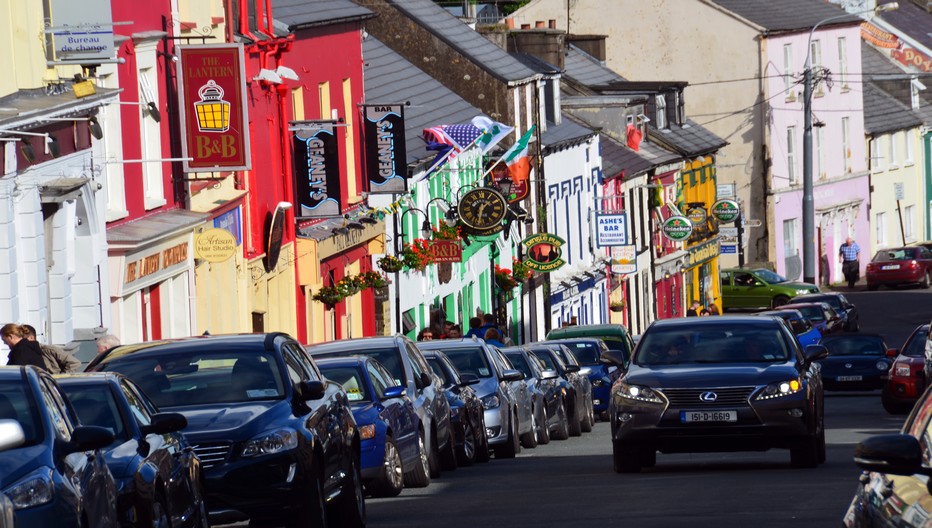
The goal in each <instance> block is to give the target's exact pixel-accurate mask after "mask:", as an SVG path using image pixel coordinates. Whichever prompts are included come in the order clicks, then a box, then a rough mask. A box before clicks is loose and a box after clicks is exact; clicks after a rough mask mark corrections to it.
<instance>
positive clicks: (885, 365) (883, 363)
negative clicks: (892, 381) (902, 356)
mask: <svg viewBox="0 0 932 528" xmlns="http://www.w3.org/2000/svg"><path fill="white" fill-rule="evenodd" d="M874 366H875V367H877V370H889V369H890V364H889V363H887V362H886V361H878V362H877V364H876V365H874Z"/></svg>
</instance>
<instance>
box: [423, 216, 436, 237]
mask: <svg viewBox="0 0 932 528" xmlns="http://www.w3.org/2000/svg"><path fill="white" fill-rule="evenodd" d="M433 232H434V230H433V229H432V228H431V227H430V221H429V220H424V221H423V222H422V223H421V234H422V235H424V238H430V235H432V234H433Z"/></svg>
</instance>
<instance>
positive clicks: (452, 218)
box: [443, 206, 459, 227]
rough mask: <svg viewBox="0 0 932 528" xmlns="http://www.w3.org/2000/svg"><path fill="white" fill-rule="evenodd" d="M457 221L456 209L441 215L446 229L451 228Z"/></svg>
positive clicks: (448, 210) (453, 208)
mask: <svg viewBox="0 0 932 528" xmlns="http://www.w3.org/2000/svg"><path fill="white" fill-rule="evenodd" d="M458 221H459V213H458V212H457V210H456V207H455V206H454V207H452V208H450V209H447V212H445V213H443V223H445V224H447V227H453V226H455V225H456V223H457V222H458Z"/></svg>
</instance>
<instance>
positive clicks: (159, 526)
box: [152, 495, 171, 528]
mask: <svg viewBox="0 0 932 528" xmlns="http://www.w3.org/2000/svg"><path fill="white" fill-rule="evenodd" d="M152 528H171V521H169V520H168V509H167V508H165V499H163V498H162V497H161V495H157V496H156V497H155V500H154V501H152Z"/></svg>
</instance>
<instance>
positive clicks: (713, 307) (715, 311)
mask: <svg viewBox="0 0 932 528" xmlns="http://www.w3.org/2000/svg"><path fill="white" fill-rule="evenodd" d="M709 315H722V312H721V311H720V310H719V309H718V305H717V304H715V303H712V304H710V305H709Z"/></svg>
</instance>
